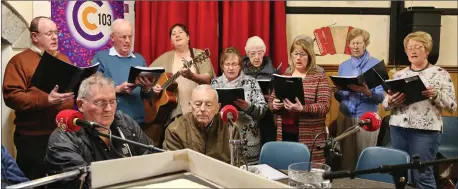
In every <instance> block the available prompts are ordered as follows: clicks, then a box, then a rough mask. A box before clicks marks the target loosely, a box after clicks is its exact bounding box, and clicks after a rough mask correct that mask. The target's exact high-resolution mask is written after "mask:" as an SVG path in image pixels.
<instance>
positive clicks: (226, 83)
mask: <svg viewBox="0 0 458 189" xmlns="http://www.w3.org/2000/svg"><path fill="white" fill-rule="evenodd" d="M244 76H245V75H244V74H243V72H242V71H241V70H240V74H239V76H238V77H237V78H235V79H234V80H232V81H229V80H228V79H227V77H226V75H225V74H224V73H223V75H222V83H221V86H225V87H227V88H237V87H241V86H242V80H243V77H244Z"/></svg>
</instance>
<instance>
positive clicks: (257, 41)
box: [245, 36, 266, 54]
mask: <svg viewBox="0 0 458 189" xmlns="http://www.w3.org/2000/svg"><path fill="white" fill-rule="evenodd" d="M255 47H261V48H262V50H264V51H266V44H265V43H264V41H263V40H262V39H261V38H260V37H258V36H253V37H250V38H248V40H247V41H246V45H245V51H246V52H247V54H248V51H249V50H251V49H252V48H255Z"/></svg>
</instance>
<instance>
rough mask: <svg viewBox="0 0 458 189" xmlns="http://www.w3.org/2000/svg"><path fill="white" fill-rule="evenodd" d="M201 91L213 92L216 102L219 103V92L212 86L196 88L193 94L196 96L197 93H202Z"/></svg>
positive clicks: (205, 85)
mask: <svg viewBox="0 0 458 189" xmlns="http://www.w3.org/2000/svg"><path fill="white" fill-rule="evenodd" d="M200 90H210V91H211V92H213V93H215V96H216V101H217V102H219V97H218V92H217V91H216V89H214V88H213V87H212V86H211V85H208V84H202V85H198V86H197V87H196V88H194V90H193V91H192V93H193V94H194V93H195V92H196V91H200Z"/></svg>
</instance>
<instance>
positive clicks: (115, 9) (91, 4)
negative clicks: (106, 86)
mask: <svg viewBox="0 0 458 189" xmlns="http://www.w3.org/2000/svg"><path fill="white" fill-rule="evenodd" d="M123 17H124V1H51V19H52V20H53V21H54V22H55V23H56V24H57V30H59V31H60V32H61V33H60V34H59V51H60V53H63V54H65V55H67V56H68V57H69V58H70V60H71V61H72V63H73V64H74V65H77V66H80V67H85V66H89V65H90V61H91V60H92V58H93V57H94V55H95V53H96V52H97V51H100V50H103V49H108V48H110V47H111V40H110V32H111V28H110V27H111V24H112V23H113V21H114V20H116V19H117V18H123Z"/></svg>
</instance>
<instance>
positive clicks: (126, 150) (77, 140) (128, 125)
mask: <svg viewBox="0 0 458 189" xmlns="http://www.w3.org/2000/svg"><path fill="white" fill-rule="evenodd" d="M115 91H116V89H115V85H114V82H113V80H111V79H109V78H105V77H104V76H103V75H102V74H100V73H96V74H94V75H92V76H91V77H89V78H87V79H85V80H84V81H83V82H82V83H81V86H80V88H79V91H78V98H77V104H78V109H79V111H80V112H82V114H83V119H84V120H86V121H92V122H95V123H97V124H98V125H100V126H101V127H95V128H81V129H80V130H79V131H77V132H65V131H63V130H62V129H60V128H57V129H55V130H54V132H53V133H52V134H51V136H50V138H49V142H48V147H47V150H46V157H45V164H46V166H47V171H48V173H50V174H57V173H61V172H65V171H69V170H75V169H77V168H78V167H82V166H87V165H90V164H91V162H94V161H103V160H109V159H117V158H122V157H131V156H137V155H143V154H148V153H151V151H150V150H147V149H144V148H142V147H139V146H134V145H131V144H127V143H124V142H121V141H118V140H110V139H109V138H106V137H103V136H99V135H98V134H97V133H96V130H97V131H99V132H101V133H105V134H111V135H114V136H118V137H121V138H125V139H127V140H131V141H135V142H139V143H142V144H145V145H151V144H152V141H151V140H150V139H149V138H148V136H146V135H145V134H144V133H143V131H142V130H141V128H140V127H139V126H138V124H137V123H136V122H135V121H134V120H133V119H132V118H130V117H129V116H128V115H126V114H124V113H123V112H122V111H120V110H118V111H116V105H117V99H116V92H115ZM55 184H56V186H53V187H57V188H77V187H79V186H80V184H83V187H84V188H90V187H91V181H90V176H89V177H87V178H86V181H84V180H83V181H80V179H79V178H69V179H67V180H65V181H62V182H58V183H55Z"/></svg>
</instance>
